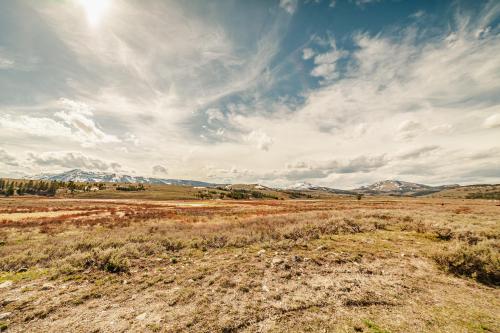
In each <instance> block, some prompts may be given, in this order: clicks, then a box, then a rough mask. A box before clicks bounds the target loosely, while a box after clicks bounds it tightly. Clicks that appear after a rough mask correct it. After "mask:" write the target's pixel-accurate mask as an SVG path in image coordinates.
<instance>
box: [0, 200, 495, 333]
mask: <svg viewBox="0 0 500 333" xmlns="http://www.w3.org/2000/svg"><path fill="white" fill-rule="evenodd" d="M499 236H500V206H499V202H498V201H486V200H463V199H444V198H418V199H417V198H395V197H386V198H384V197H367V198H363V199H362V200H359V201H358V200H356V199H355V198H352V197H349V198H347V197H346V198H341V197H338V198H335V199H328V200H248V201H235V200H233V201H230V200H206V201H203V200H192V201H147V200H126V199H125V200H118V199H64V198H59V199H42V198H37V197H31V198H30V197H24V198H5V199H0V318H1V319H0V322H1V323H0V330H1V331H8V332H69V331H71V332H130V331H132V332H298V331H301V332H303V331H306V332H307V331H309V332H374V333H381V332H499V331H500V321H499V319H498V318H500V290H499V289H498V286H499V283H500V269H499V268H500V263H499V251H500V241H499Z"/></svg>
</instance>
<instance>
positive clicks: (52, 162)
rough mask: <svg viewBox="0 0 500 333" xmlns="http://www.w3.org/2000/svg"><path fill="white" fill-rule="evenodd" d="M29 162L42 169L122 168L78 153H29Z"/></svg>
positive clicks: (101, 169) (103, 169)
mask: <svg viewBox="0 0 500 333" xmlns="http://www.w3.org/2000/svg"><path fill="white" fill-rule="evenodd" d="M28 160H29V161H31V162H32V163H33V164H35V165H37V166H40V167H63V168H82V169H87V170H100V171H106V170H110V169H111V170H113V169H114V170H116V169H118V168H120V167H121V166H120V165H119V164H118V163H116V162H114V163H108V162H106V161H103V160H101V159H98V158H93V157H89V156H86V155H84V154H82V153H78V152H46V153H42V154H34V153H29V154H28Z"/></svg>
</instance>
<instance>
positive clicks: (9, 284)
mask: <svg viewBox="0 0 500 333" xmlns="http://www.w3.org/2000/svg"><path fill="white" fill-rule="evenodd" d="M12 284H13V282H12V281H5V282H4V283H0V289H3V288H9V287H10V286H12Z"/></svg>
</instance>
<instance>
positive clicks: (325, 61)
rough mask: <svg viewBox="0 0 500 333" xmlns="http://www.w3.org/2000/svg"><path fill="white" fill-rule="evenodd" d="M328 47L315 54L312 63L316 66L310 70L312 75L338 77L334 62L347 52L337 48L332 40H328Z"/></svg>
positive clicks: (329, 77) (327, 78)
mask: <svg viewBox="0 0 500 333" xmlns="http://www.w3.org/2000/svg"><path fill="white" fill-rule="evenodd" d="M330 47H331V50H330V51H328V52H325V53H320V54H317V55H316V56H315V57H314V64H315V65H316V67H314V69H313V70H312V71H311V75H312V76H317V77H322V78H324V79H326V80H332V79H335V78H338V77H339V73H338V72H337V71H336V69H337V65H336V63H337V61H338V60H339V59H341V58H344V57H346V56H347V55H348V54H349V53H348V52H346V51H344V50H337V48H336V46H335V41H334V40H330Z"/></svg>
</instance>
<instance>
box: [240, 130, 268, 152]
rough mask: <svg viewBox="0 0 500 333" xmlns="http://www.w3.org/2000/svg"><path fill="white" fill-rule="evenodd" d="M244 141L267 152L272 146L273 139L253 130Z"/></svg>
mask: <svg viewBox="0 0 500 333" xmlns="http://www.w3.org/2000/svg"><path fill="white" fill-rule="evenodd" d="M244 139H245V141H246V142H248V143H251V144H253V145H255V147H257V148H259V149H261V150H265V151H268V150H269V148H270V147H271V145H272V144H273V142H274V141H273V139H272V138H271V137H270V136H269V135H267V134H266V133H265V132H263V131H261V130H255V131H252V132H250V133H249V134H248V135H246V136H245V138H244Z"/></svg>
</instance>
